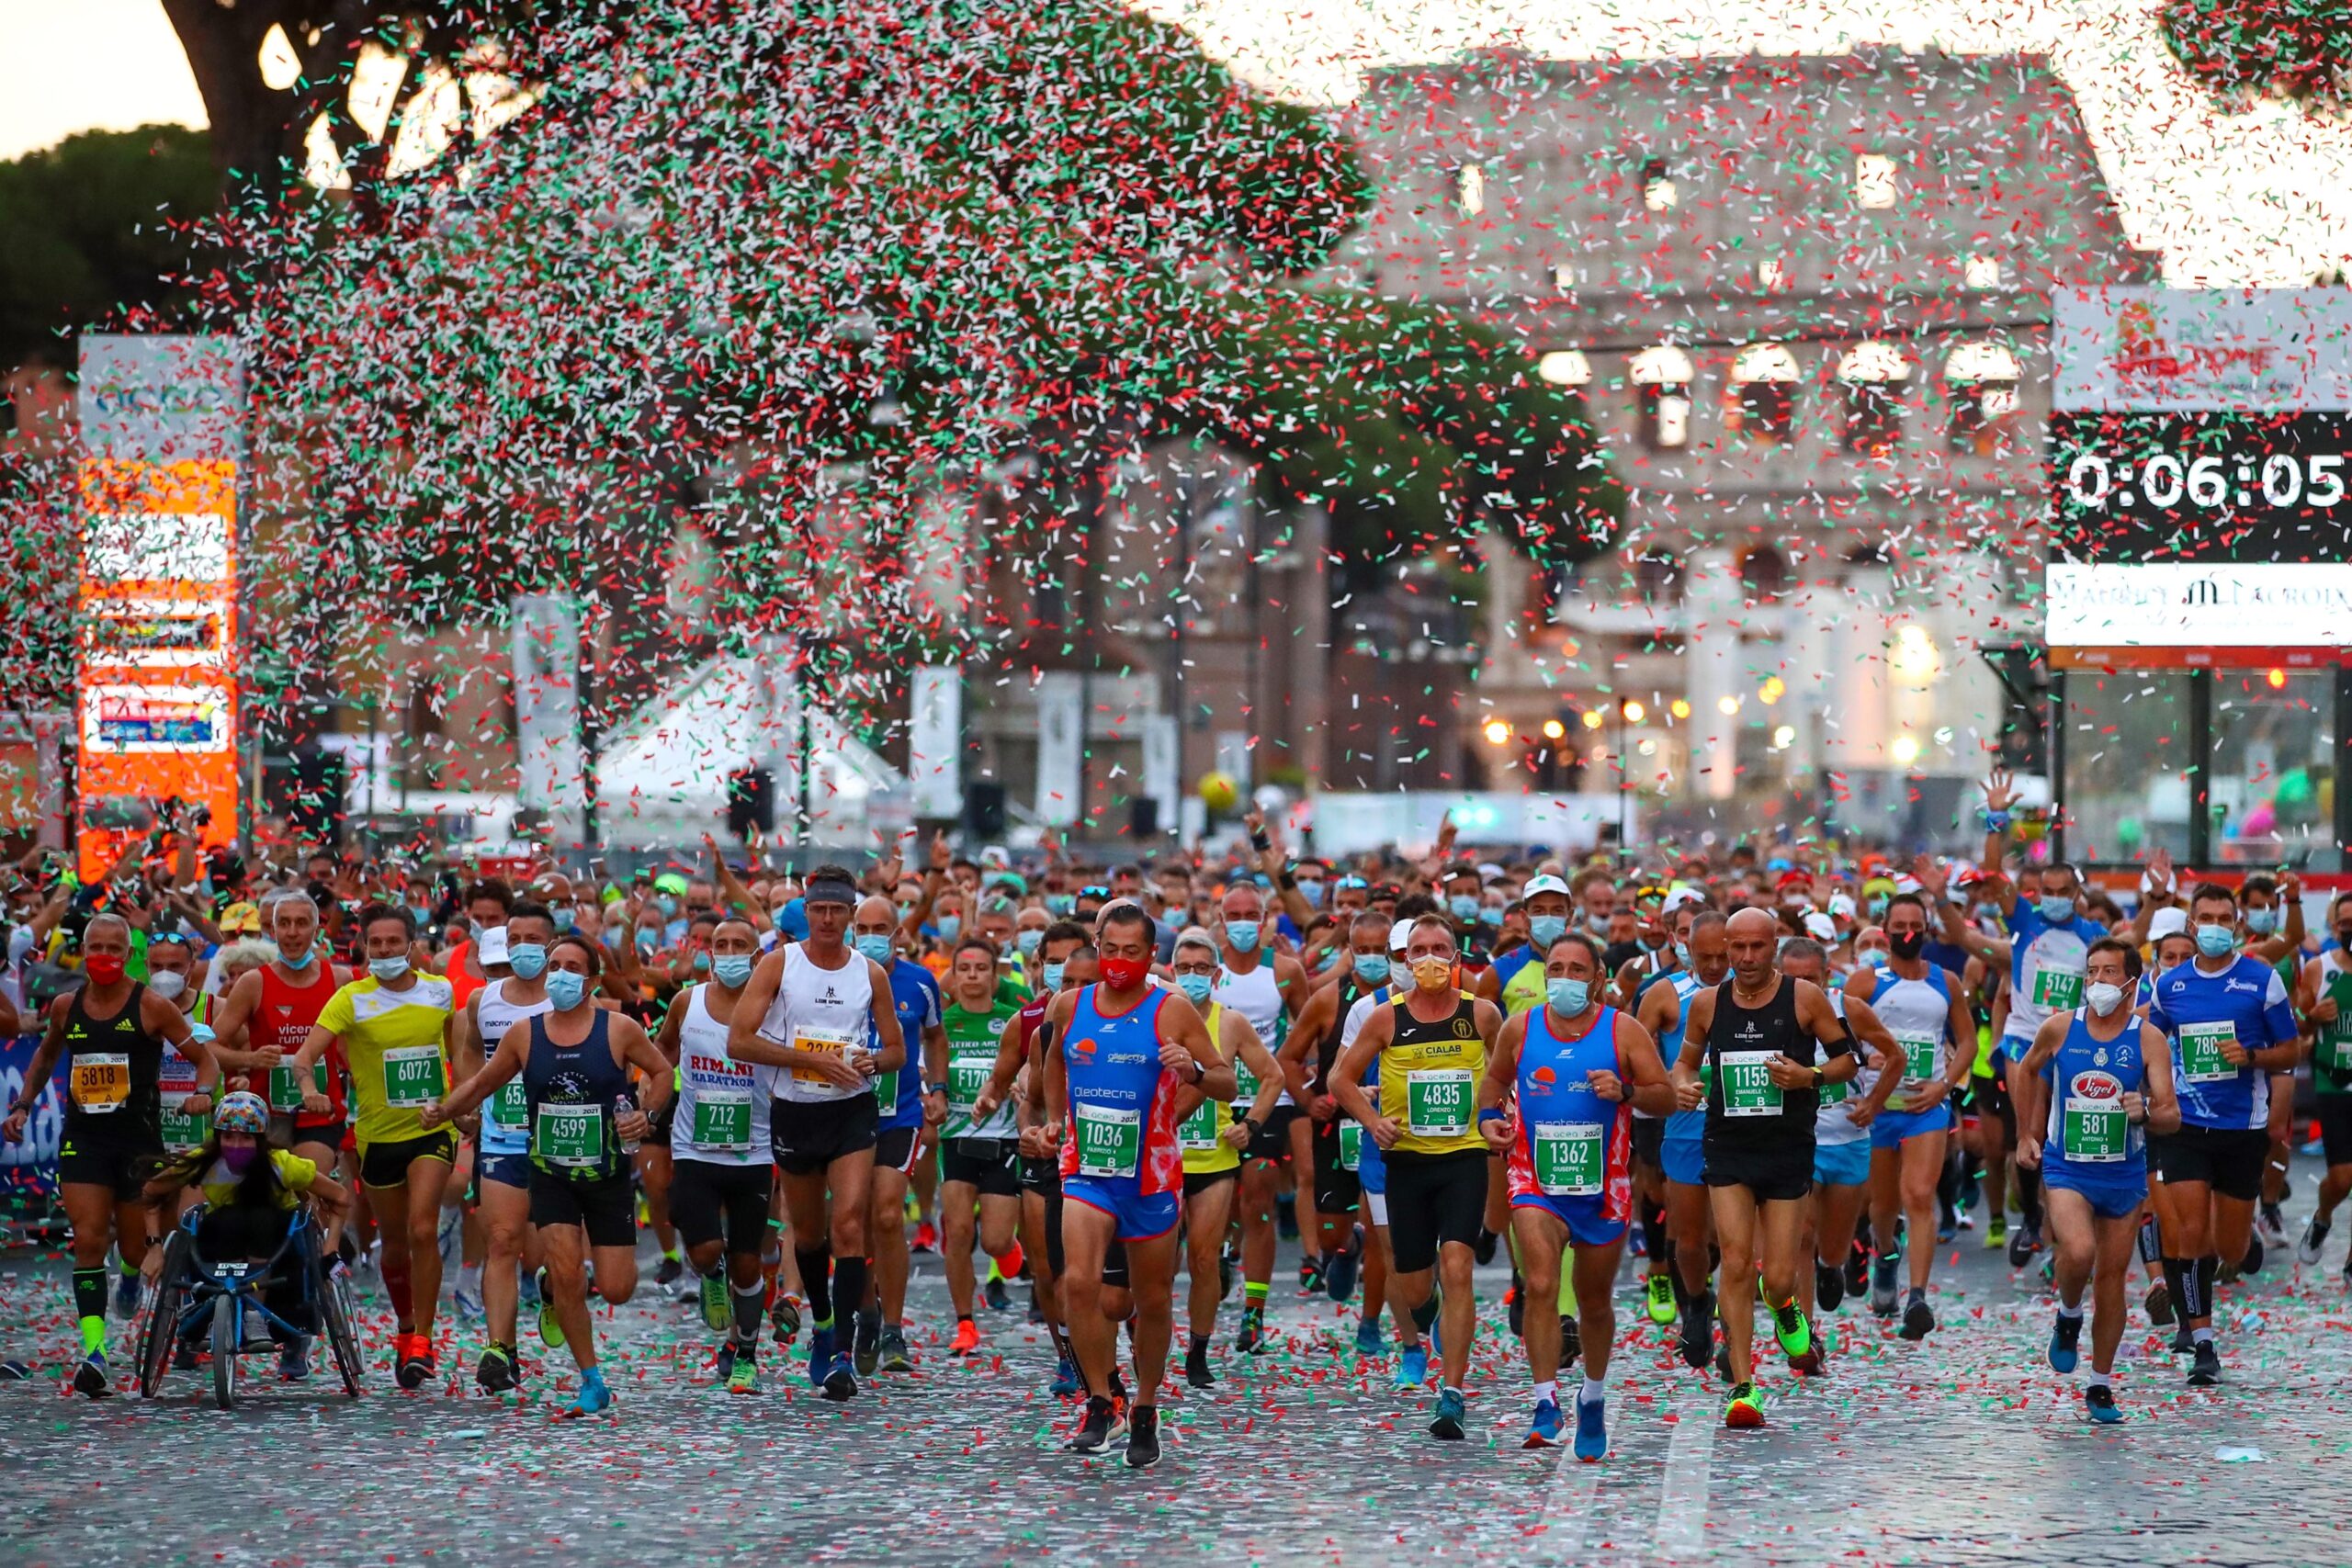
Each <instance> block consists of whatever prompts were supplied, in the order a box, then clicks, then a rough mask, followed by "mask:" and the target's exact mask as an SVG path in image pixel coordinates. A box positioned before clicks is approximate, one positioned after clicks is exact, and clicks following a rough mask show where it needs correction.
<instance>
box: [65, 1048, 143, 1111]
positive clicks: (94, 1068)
mask: <svg viewBox="0 0 2352 1568" xmlns="http://www.w3.org/2000/svg"><path fill="white" fill-rule="evenodd" d="M66 1087H67V1088H68V1089H69V1090H70V1091H71V1092H72V1094H73V1096H74V1105H75V1106H77V1107H78V1108H79V1109H81V1110H82V1111H84V1112H85V1113H87V1114H89V1115H92V1116H110V1115H112V1114H113V1113H114V1112H116V1111H119V1110H121V1109H122V1107H123V1103H124V1101H126V1100H129V1099H130V1054H129V1053H128V1052H124V1051H86V1052H82V1053H79V1054H77V1055H75V1056H74V1067H73V1073H72V1076H71V1077H69V1078H68V1079H67V1080H66Z"/></svg>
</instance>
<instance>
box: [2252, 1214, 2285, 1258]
mask: <svg viewBox="0 0 2352 1568" xmlns="http://www.w3.org/2000/svg"><path fill="white" fill-rule="evenodd" d="M2258 1212H2259V1213H2260V1214H2261V1218H2260V1219H2259V1220H2258V1221H2257V1222H2256V1224H2255V1231H2254V1234H2255V1235H2258V1236H2260V1237H2261V1238H2262V1245H2263V1246H2265V1247H2284V1246H2286V1245H2287V1216H2286V1215H2284V1214H2282V1213H2279V1212H2278V1204H2276V1203H2265V1204H2263V1205H2262V1207H2261V1209H2260V1210H2259V1211H2258ZM2249 1272H2251V1270H2249Z"/></svg>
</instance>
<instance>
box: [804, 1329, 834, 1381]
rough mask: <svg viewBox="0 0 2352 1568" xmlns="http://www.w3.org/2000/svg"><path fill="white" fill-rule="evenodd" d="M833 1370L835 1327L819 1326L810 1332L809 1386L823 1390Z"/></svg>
mask: <svg viewBox="0 0 2352 1568" xmlns="http://www.w3.org/2000/svg"><path fill="white" fill-rule="evenodd" d="M832 1370H833V1325H831V1324H830V1323H826V1324H819V1325H813V1326H811V1327H810V1328H809V1387H810V1388H822V1387H824V1386H825V1379H826V1378H827V1377H828V1376H829V1375H831V1372H832Z"/></svg>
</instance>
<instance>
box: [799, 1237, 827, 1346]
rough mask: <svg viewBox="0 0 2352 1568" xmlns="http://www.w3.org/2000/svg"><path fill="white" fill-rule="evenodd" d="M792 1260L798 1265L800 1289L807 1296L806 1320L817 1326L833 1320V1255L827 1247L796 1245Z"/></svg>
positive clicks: (821, 1326) (820, 1326)
mask: <svg viewBox="0 0 2352 1568" xmlns="http://www.w3.org/2000/svg"><path fill="white" fill-rule="evenodd" d="M792 1257H793V1261H795V1262H797V1263H798V1264H799V1265H800V1289H801V1292H802V1293H803V1294H805V1295H806V1296H807V1297H808V1298H809V1323H810V1324H811V1325H814V1326H816V1327H819V1328H829V1327H831V1325H832V1322H833V1255H832V1251H831V1248H829V1247H794V1248H793V1249H792Z"/></svg>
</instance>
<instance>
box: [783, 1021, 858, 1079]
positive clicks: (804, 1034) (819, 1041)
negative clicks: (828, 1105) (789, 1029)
mask: <svg viewBox="0 0 2352 1568" xmlns="http://www.w3.org/2000/svg"><path fill="white" fill-rule="evenodd" d="M792 1048H793V1049H794V1050H796V1051H806V1052H808V1053H809V1055H812V1056H842V1055H848V1053H849V1034H848V1032H846V1031H844V1030H839V1029H827V1028H825V1027H824V1026H822V1025H821V1024H815V1023H804V1024H801V1025H799V1026H798V1027H797V1028H796V1029H795V1030H794V1031H793V1034H792ZM792 1080H793V1082H795V1083H806V1084H818V1085H820V1086H822V1087H824V1088H827V1089H831V1088H832V1087H834V1086H833V1085H832V1083H831V1081H830V1080H829V1079H828V1078H827V1077H825V1075H824V1074H822V1073H820V1072H819V1071H818V1070H817V1069H816V1068H814V1067H795V1068H793V1069H792Z"/></svg>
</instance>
